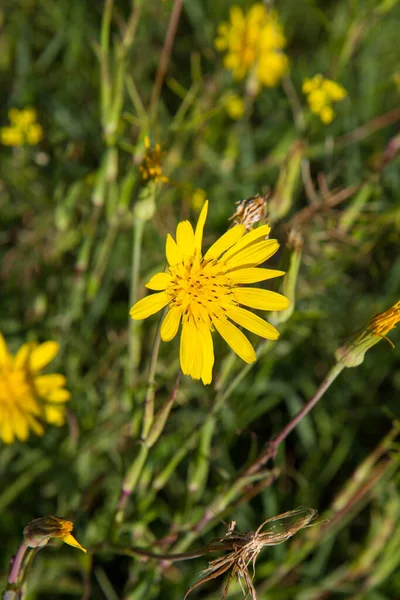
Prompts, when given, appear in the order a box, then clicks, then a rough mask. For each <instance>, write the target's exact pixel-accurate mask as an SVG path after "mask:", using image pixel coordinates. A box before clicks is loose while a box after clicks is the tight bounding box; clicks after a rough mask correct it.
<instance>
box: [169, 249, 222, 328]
mask: <svg viewBox="0 0 400 600" xmlns="http://www.w3.org/2000/svg"><path fill="white" fill-rule="evenodd" d="M169 270H170V273H171V275H172V281H171V283H170V285H169V287H168V289H167V290H166V293H167V294H168V296H169V298H170V301H171V303H173V304H175V305H176V306H180V307H181V308H182V310H183V314H184V319H185V318H186V319H194V320H195V321H196V322H199V321H200V322H203V323H206V324H207V325H208V326H209V325H210V324H211V321H212V316H220V315H221V314H222V313H223V312H225V310H226V307H227V306H228V305H230V304H233V303H234V299H233V295H232V292H231V289H232V287H233V284H232V282H231V281H230V279H229V278H228V277H227V276H226V275H225V272H224V270H223V267H222V265H221V263H220V262H218V261H217V260H214V259H209V260H204V259H202V258H201V256H200V255H198V254H195V255H194V256H191V257H185V259H184V261H183V262H182V263H179V264H178V265H175V266H173V267H170V268H169Z"/></svg>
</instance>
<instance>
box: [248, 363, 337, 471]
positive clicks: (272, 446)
mask: <svg viewBox="0 0 400 600" xmlns="http://www.w3.org/2000/svg"><path fill="white" fill-rule="evenodd" d="M343 369H344V365H342V364H341V363H339V362H338V363H336V364H335V365H334V366H333V367H332V368H331V370H330V371H329V373H328V375H327V376H326V377H325V379H324V381H323V382H322V383H321V385H320V386H319V388H318V390H317V391H316V392H315V394H314V396H313V397H312V398H311V400H309V401H308V402H307V404H306V405H305V406H304V407H303V408H302V409H301V411H300V412H299V413H297V415H296V416H295V417H293V419H291V421H289V423H288V424H287V425H286V426H285V427H284V428H283V429H282V431H281V432H280V433H278V435H277V436H275V437H274V438H273V439H272V440H271V441H270V442H268V444H267V446H266V448H265V449H264V450H263V451H262V452H261V454H260V455H259V456H258V457H257V459H256V460H255V461H254V462H253V463H252V464H251V465H250V467H249V468H248V469H246V475H250V474H252V473H255V472H257V471H258V470H259V469H260V467H261V466H263V465H264V464H265V463H266V462H268V461H269V460H270V459H271V458H274V456H275V455H276V452H277V450H278V446H279V445H280V444H281V443H282V442H283V441H284V440H285V439H286V438H287V436H288V435H289V433H291V432H292V431H293V429H294V428H295V427H296V426H297V425H298V424H299V423H300V421H301V420H302V419H303V418H304V417H305V416H306V415H308V413H309V412H310V411H311V410H312V409H313V408H314V406H315V405H316V404H317V402H318V401H319V400H320V399H321V398H322V396H323V395H324V394H325V392H326V391H327V389H328V388H329V387H330V386H331V385H332V383H333V382H334V381H335V379H336V377H337V376H338V375H339V374H340V373H341V372H342V371H343Z"/></svg>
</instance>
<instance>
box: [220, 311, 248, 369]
mask: <svg viewBox="0 0 400 600" xmlns="http://www.w3.org/2000/svg"><path fill="white" fill-rule="evenodd" d="M213 325H214V327H215V329H216V330H217V331H218V333H219V334H220V336H221V337H223V338H224V340H225V341H226V343H227V344H228V345H229V346H230V347H231V348H232V350H233V351H234V352H236V354H237V355H238V356H240V358H241V359H242V360H244V361H245V362H247V363H252V362H254V361H255V360H256V353H255V351H254V348H253V346H252V345H251V344H250V342H249V340H248V339H247V337H246V336H245V335H244V333H242V332H241V331H240V330H239V329H238V328H237V327H235V325H233V324H232V323H230V322H229V321H228V320H223V319H217V318H215V319H213Z"/></svg>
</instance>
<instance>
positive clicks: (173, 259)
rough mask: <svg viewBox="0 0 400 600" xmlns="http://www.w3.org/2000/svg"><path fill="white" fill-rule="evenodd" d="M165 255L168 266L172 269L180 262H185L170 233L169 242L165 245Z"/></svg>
mask: <svg viewBox="0 0 400 600" xmlns="http://www.w3.org/2000/svg"><path fill="white" fill-rule="evenodd" d="M165 254H166V257H167V261H168V264H169V265H171V267H173V266H174V265H176V264H178V263H179V262H182V260H183V256H182V254H181V252H180V251H179V248H178V245H177V243H176V242H175V240H174V238H173V237H172V235H171V234H170V233H168V235H167V241H166V243H165Z"/></svg>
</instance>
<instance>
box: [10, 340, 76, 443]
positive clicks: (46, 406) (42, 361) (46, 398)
mask: <svg viewBox="0 0 400 600" xmlns="http://www.w3.org/2000/svg"><path fill="white" fill-rule="evenodd" d="M58 350H59V346H58V344H57V342H45V343H44V344H40V345H37V344H34V343H28V344H24V345H23V346H21V348H20V349H19V350H18V352H17V354H16V356H12V355H11V354H9V352H8V350H7V346H6V343H5V341H4V338H3V336H2V334H1V333H0V437H1V438H2V440H3V442H4V443H5V444H11V443H12V442H13V441H14V439H15V438H18V439H19V440H21V441H22V442H24V441H26V440H27V439H28V437H29V433H30V431H31V430H32V431H33V432H34V433H36V434H37V435H43V433H44V429H43V426H42V424H41V421H47V422H48V423H51V424H52V425H56V426H61V425H63V424H64V420H65V417H64V413H65V406H64V403H65V402H67V401H68V400H69V398H70V393H69V391H68V390H66V389H65V387H64V386H65V384H66V380H65V377H64V376H63V375H60V374H58V373H54V374H51V375H41V374H40V371H41V370H42V369H43V368H44V367H45V366H47V365H48V364H49V363H50V362H51V361H52V360H53V359H54V357H55V356H56V355H57V353H58Z"/></svg>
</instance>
